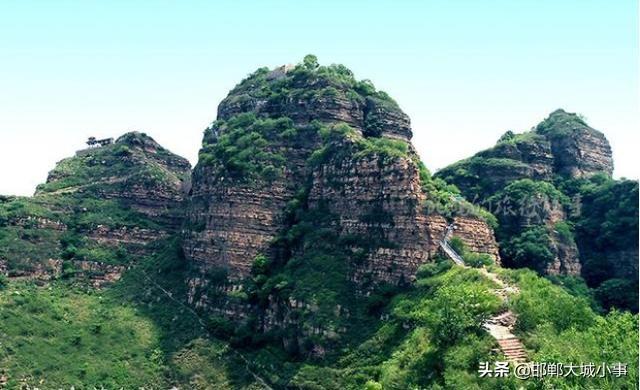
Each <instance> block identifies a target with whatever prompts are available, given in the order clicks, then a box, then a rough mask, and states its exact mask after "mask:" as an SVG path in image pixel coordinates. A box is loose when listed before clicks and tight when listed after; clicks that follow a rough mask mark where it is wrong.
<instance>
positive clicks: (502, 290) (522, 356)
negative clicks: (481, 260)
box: [440, 224, 527, 363]
mask: <svg viewBox="0 0 640 390" xmlns="http://www.w3.org/2000/svg"><path fill="white" fill-rule="evenodd" d="M453 229H454V226H453V224H451V225H449V226H447V230H446V231H445V234H444V237H443V238H442V240H440V247H441V248H442V250H443V251H444V252H445V253H446V254H447V256H449V258H450V259H451V260H453V262H454V263H456V264H457V265H458V266H460V267H463V268H469V266H467V265H466V264H465V263H464V259H463V258H462V257H461V256H460V255H459V254H458V253H457V252H456V251H455V250H454V249H453V248H452V247H451V245H449V242H448V241H449V238H450V237H451V234H452V233H453ZM478 270H479V271H480V273H482V274H483V275H484V276H486V277H487V278H488V279H489V280H491V281H492V282H494V283H495V284H496V285H498V287H499V288H497V289H493V290H491V291H492V292H493V293H494V294H496V295H497V296H498V297H499V298H500V299H501V300H502V301H503V302H504V301H507V300H508V299H509V296H510V295H514V294H518V293H519V292H520V290H518V288H517V287H515V286H511V285H509V284H507V283H505V282H504V281H503V280H502V279H500V277H499V276H498V275H497V274H495V273H494V272H491V271H489V270H487V269H486V268H484V267H482V268H479V269H478ZM517 320H518V317H517V315H516V314H515V313H513V312H512V311H511V310H507V311H504V312H501V313H498V314H496V315H494V316H493V317H491V318H489V319H487V320H486V321H485V322H484V323H483V324H482V327H483V328H484V329H485V330H486V331H487V332H489V334H490V335H491V336H492V337H493V338H494V339H496V341H497V342H498V345H499V346H500V349H501V350H502V353H503V354H504V356H505V357H506V358H507V360H508V361H511V362H514V363H521V362H525V361H526V360H527V351H526V349H525V348H524V345H523V344H522V341H520V339H519V338H518V337H517V336H516V335H514V334H513V333H512V331H513V327H514V325H515V323H516V321H517Z"/></svg>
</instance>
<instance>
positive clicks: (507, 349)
mask: <svg viewBox="0 0 640 390" xmlns="http://www.w3.org/2000/svg"><path fill="white" fill-rule="evenodd" d="M217 115H218V117H217V120H216V121H214V122H213V123H212V124H211V126H209V127H208V128H207V129H206V130H205V131H204V137H203V140H202V146H201V150H200V153H199V159H198V164H197V165H196V167H194V169H193V170H191V169H190V166H189V163H188V162H187V161H186V160H185V159H184V158H182V157H179V156H177V155H175V154H173V153H171V152H169V151H168V150H166V149H165V148H163V147H162V146H160V145H159V144H158V143H156V142H155V141H154V140H153V139H152V138H151V137H149V136H148V135H146V134H144V133H138V132H133V133H127V134H124V135H123V136H121V137H119V138H118V139H117V140H116V141H115V142H113V140H111V139H106V140H95V139H93V138H91V139H89V141H88V145H89V148H86V149H83V150H80V151H78V152H77V153H76V155H75V156H73V157H70V158H67V159H64V160H62V161H60V162H59V163H58V164H57V165H56V166H55V168H54V169H53V170H52V171H51V172H50V174H49V177H48V178H47V181H46V183H43V184H41V185H40V186H38V188H37V190H36V193H35V195H34V196H33V197H9V196H6V197H0V387H1V388H35V387H37V388H72V387H73V388H93V387H95V388H177V389H363V388H364V389H407V388H434V389H439V388H451V389H467V388H482V389H484V388H487V389H496V388H521V387H522V386H527V387H531V388H542V387H545V388H546V387H549V386H551V387H554V388H555V387H558V388H583V387H598V388H608V389H614V388H633V387H634V386H635V385H636V384H637V382H638V351H637V345H638V316H637V314H634V313H633V310H634V308H633V307H632V305H630V302H632V301H631V300H629V299H628V297H629V295H630V292H631V291H632V290H631V288H630V285H629V283H630V280H631V279H630V276H631V275H632V274H633V273H634V272H636V273H637V263H636V268H635V269H634V268H633V264H631V263H629V258H630V257H629V256H632V255H633V253H632V252H633V245H632V244H633V240H634V239H635V240H636V241H635V242H636V248H637V231H638V227H637V219H638V216H637V182H633V181H616V180H613V179H611V177H610V174H611V169H612V163H611V159H610V148H609V147H608V143H607V142H606V139H605V138H604V136H602V134H601V133H599V132H596V131H595V130H593V129H591V128H589V127H588V126H587V125H586V124H585V123H584V121H583V120H581V119H580V118H578V117H577V116H574V115H572V114H567V113H564V112H561V111H558V112H555V113H553V114H552V116H551V117H550V119H548V120H546V121H545V122H543V123H546V124H545V125H541V126H538V128H536V129H535V130H533V131H532V132H530V133H525V134H513V133H508V134H507V135H505V136H504V137H503V138H502V139H501V141H500V142H499V143H498V145H497V146H496V147H495V148H493V149H491V150H489V151H485V152H481V153H479V154H478V155H477V156H474V157H473V158H471V159H469V160H465V161H463V162H461V163H459V164H456V167H457V168H456V169H450V170H443V171H441V172H438V173H437V174H436V175H431V174H430V173H429V171H428V170H427V169H426V167H425V166H424V165H423V164H422V163H421V162H420V159H419V157H418V155H417V153H416V151H415V149H414V147H413V145H412V144H411V137H412V130H411V125H410V121H409V118H408V117H407V115H406V114H404V113H403V111H402V110H401V109H400V107H399V106H398V104H397V103H396V102H395V101H394V100H393V99H392V98H391V97H390V96H388V95H387V94H386V93H384V92H382V91H379V90H376V88H375V87H374V86H373V84H372V83H371V82H369V81H366V80H364V81H359V80H357V79H356V78H355V77H354V75H353V74H352V72H351V71H350V70H348V69H347V68H346V67H344V66H342V65H329V66H321V65H319V64H318V62H317V59H316V58H315V57H314V56H311V55H309V56H307V57H305V58H304V60H303V61H302V62H301V63H300V64H297V65H295V66H290V65H287V66H282V67H278V68H275V69H266V68H262V69H259V70H257V71H256V72H254V73H252V74H251V75H249V76H248V77H247V78H246V79H245V80H243V81H242V82H240V83H239V84H238V85H237V86H236V87H235V88H234V89H232V90H231V91H230V93H229V95H228V96H227V97H226V98H225V99H224V100H223V101H222V102H221V103H220V105H219V107H218V113H217ZM512 168H513V169H512ZM454 184H455V185H454ZM634 191H635V192H634ZM505 196H508V198H509V201H508V202H506V204H502V206H503V207H506V206H517V205H518V204H522V203H523V202H524V201H526V200H530V199H535V200H537V202H538V203H536V205H537V208H534V209H533V211H532V212H529V213H515V214H514V213H501V212H498V211H496V209H494V208H492V207H491V204H492V203H491V202H492V201H495V200H497V199H500V200H504V197H505ZM634 196H635V197H634ZM576 199H580V202H579V203H577V202H575V200H576ZM480 200H483V201H484V200H486V201H487V202H481V201H480ZM572 200H574V201H573V202H572ZM503 203H505V202H503ZM524 204H526V203H524ZM577 204H579V205H580V206H581V208H577V207H576V205H577ZM634 207H635V209H634ZM634 210H635V211H634ZM634 213H635V214H634ZM634 224H635V225H634ZM634 234H635V235H636V237H635V238H634V236H633V235H634ZM630 253H631V255H630ZM635 253H636V255H635V256H636V258H637V250H636V252H635ZM623 263H624V264H626V265H627V266H625V267H622V266H621V265H622V264H623ZM505 266H509V267H513V268H519V269H509V268H507V267H505ZM579 272H580V273H581V274H582V275H584V277H585V278H586V280H587V282H588V283H590V285H591V287H593V289H592V288H589V287H588V286H587V285H586V284H585V282H584V281H583V279H582V278H581V277H579V276H577V274H578V273H579ZM568 273H570V274H574V275H573V276H567V275H565V274H568ZM549 274H553V275H549ZM635 310H636V311H637V308H636V309H635ZM603 346H606V348H603ZM501 362H508V363H509V367H510V370H511V372H510V373H509V375H508V376H506V377H500V376H481V375H480V372H479V371H482V368H483V367H484V366H485V364H487V365H488V366H489V367H495V366H496V365H497V364H498V363H501ZM522 362H545V363H549V364H551V363H553V364H565V367H567V365H568V364H569V363H575V362H594V364H601V363H603V364H605V365H607V367H604V368H602V370H605V371H606V370H607V369H608V370H609V371H606V372H608V374H606V375H605V376H604V377H599V376H595V377H589V376H580V375H567V376H557V377H547V378H544V379H535V378H534V379H530V380H528V381H524V380H521V379H517V378H516V377H515V376H514V375H513V370H514V369H515V367H516V365H517V364H519V363H522ZM595 362H598V363H595ZM623 365H624V368H625V369H626V370H627V373H626V375H622V374H620V375H617V376H616V375H614V374H613V373H614V372H617V373H620V372H621V370H622V368H623V367H622V366H623ZM525 367H530V365H528V364H525Z"/></svg>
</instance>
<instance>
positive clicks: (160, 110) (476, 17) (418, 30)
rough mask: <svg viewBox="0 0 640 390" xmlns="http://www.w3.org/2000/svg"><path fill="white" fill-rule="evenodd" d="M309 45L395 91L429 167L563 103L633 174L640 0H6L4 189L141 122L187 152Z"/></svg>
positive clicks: (1, 132)
mask: <svg viewBox="0 0 640 390" xmlns="http://www.w3.org/2000/svg"><path fill="white" fill-rule="evenodd" d="M308 53H313V54H316V55H317V56H318V57H319V60H320V62H321V63H323V64H329V63H343V64H345V65H346V66H348V67H349V68H351V69H352V70H353V71H354V72H355V74H356V77H358V78H368V79H371V80H373V82H374V83H375V84H376V86H377V87H378V88H380V89H383V90H385V91H387V92H388V93H389V94H391V96H393V97H394V98H395V99H396V100H397V101H398V102H399V103H400V105H401V107H402V108H403V109H404V110H405V111H406V112H407V113H408V114H409V115H410V116H411V119H412V123H413V129H414V133H415V137H414V143H415V144H416V147H417V149H418V151H419V153H420V155H421V157H422V159H423V160H424V161H425V163H426V164H427V166H428V167H429V168H430V169H431V170H432V171H434V170H436V169H437V168H441V167H443V166H446V165H447V164H449V163H452V162H454V161H456V160H458V159H461V158H464V157H467V156H469V155H470V154H472V153H474V152H476V151H478V150H480V149H482V148H485V147H489V146H491V145H493V144H494V142H495V141H496V139H497V138H498V137H499V136H500V135H501V134H502V133H503V132H504V131H506V130H508V129H513V130H517V131H522V130H526V129H528V128H530V127H531V126H533V125H535V124H536V123H538V122H539V121H540V120H541V119H543V118H544V117H545V116H546V115H547V114H548V113H549V112H551V111H553V110H554V109H556V108H559V107H563V108H565V109H566V110H568V111H577V112H580V113H582V114H584V115H585V116H586V117H587V119H588V122H589V123H590V124H591V125H592V126H593V127H595V128H597V129H599V130H602V131H604V132H605V134H606V135H607V137H608V138H609V140H610V141H611V144H612V147H613V150H614V158H615V161H616V172H615V174H616V176H618V177H619V176H627V177H633V178H637V177H638V169H637V165H638V164H637V158H636V156H637V154H638V140H639V136H638V128H639V126H638V125H639V117H638V102H639V101H638V9H637V2H636V1H631V0H616V1H589V0H581V1H563V0H555V1H544V0H538V1H514V0H510V1H452V0H449V1H445V0H442V1H420V2H419V1H352V2H346V1H327V0H325V1H321V2H320V1H318V2H313V3H303V2H299V1H298V2H294V1H260V2H258V1H255V2H250V1H239V0H236V1H218V2H196V1H187V2H178V1H166V2H152V1H135V0H133V1H84V2H80V1H68V2H64V1H53V0H49V1H29V0H23V1H9V0H0V194H23V195H26V194H31V193H32V192H33V188H34V187H35V185H36V184H37V183H39V182H42V181H44V179H45V178H46V174H47V172H48V171H49V170H50V169H52V168H53V166H54V164H55V162H56V161H58V160H60V159H62V158H64V157H66V156H69V155H71V154H73V152H74V151H75V150H76V149H79V148H81V147H83V142H84V140H85V138H86V137H87V136H89V135H95V136H113V137H115V136H118V135H120V134H121V133H123V132H125V131H127V130H143V131H146V132H147V133H149V134H150V135H152V136H153V137H154V138H156V140H158V141H159V142H160V143H162V144H163V145H164V146H166V147H168V148H169V149H171V150H172V151H174V152H176V153H179V154H182V155H184V156H185V157H188V158H189V159H190V160H191V161H192V163H195V159H196V156H197V150H198V148H199V145H200V141H201V136H202V131H203V129H204V128H205V127H206V125H207V124H208V123H209V122H211V121H212V120H214V119H215V113H216V107H217V104H218V102H219V101H220V100H221V99H222V98H223V97H224V96H225V95H226V93H227V92H228V90H229V89H230V88H232V87H233V86H234V85H235V84H236V83H237V82H239V81H240V80H241V79H242V78H243V77H245V76H246V75H247V74H249V73H251V72H252V71H253V70H255V69H256V68H258V67H260V66H270V67H273V66H277V65H280V64H284V63H295V62H298V61H300V60H301V59H302V57H303V56H304V55H305V54H308Z"/></svg>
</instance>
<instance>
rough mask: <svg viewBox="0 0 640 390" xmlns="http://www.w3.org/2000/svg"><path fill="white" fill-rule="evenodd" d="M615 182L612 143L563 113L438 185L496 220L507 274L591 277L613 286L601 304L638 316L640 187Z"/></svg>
mask: <svg viewBox="0 0 640 390" xmlns="http://www.w3.org/2000/svg"><path fill="white" fill-rule="evenodd" d="M612 172H613V158H612V154H611V147H610V146H609V142H608V141H607V139H606V137H605V136H604V134H603V133H601V132H599V131H597V130H595V129H593V128H591V127H589V126H588V125H587V123H586V122H585V121H584V119H583V118H581V117H580V116H579V115H577V114H572V113H567V112H565V111H564V110H556V111H554V112H552V113H551V114H550V115H549V116H548V117H547V118H546V119H545V120H544V121H542V122H541V123H540V124H538V125H537V126H535V127H534V128H533V129H532V130H531V131H528V132H524V133H521V134H514V133H513V132H511V131H508V132H507V133H505V134H504V135H503V136H502V137H501V138H500V139H499V140H498V142H497V144H496V145H495V146H494V147H492V148H490V149H487V150H484V151H481V152H478V153H477V154H475V155H474V156H472V157H470V158H468V159H465V160H462V161H459V162H457V163H455V164H452V165H450V166H448V167H446V168H443V169H442V170H440V171H439V172H437V173H436V175H435V176H436V177H438V178H441V179H443V180H445V181H446V182H448V183H452V184H454V185H455V186H456V187H457V188H459V189H460V191H461V192H462V194H463V195H464V196H465V197H466V198H467V199H474V203H477V204H479V205H481V206H483V207H486V208H488V209H489V210H490V211H492V212H493V213H494V214H495V216H496V217H497V218H498V220H499V227H498V228H497V231H496V236H497V238H498V241H499V243H500V255H501V257H502V259H503V263H504V264H505V265H506V266H509V267H529V268H534V269H537V270H538V271H540V272H542V273H546V274H551V275H559V274H564V275H574V276H579V275H582V276H584V277H585V279H586V280H587V282H588V283H589V284H590V285H591V286H592V287H594V288H598V287H599V286H601V285H602V284H603V283H605V282H607V281H608V280H611V281H609V282H607V283H605V285H604V288H605V289H606V290H609V289H611V291H600V292H598V294H599V295H602V296H601V297H600V298H602V299H600V301H601V302H602V303H603V304H604V305H605V306H606V307H610V306H611V305H612V302H617V303H618V305H617V306H618V307H626V308H631V309H633V310H635V311H637V302H636V301H637V299H636V298H635V297H636V295H634V294H631V295H627V297H626V298H622V297H620V296H619V295H620V294H621V291H622V290H628V291H636V290H637V288H636V287H637V279H638V238H637V234H636V232H637V230H638V222H637V218H636V217H637V215H638V202H637V198H638V182H637V181H631V180H625V179H622V180H613V179H612V178H611V174H612ZM605 199H606V200H605ZM605 203H606V204H607V205H605ZM615 295H618V297H615Z"/></svg>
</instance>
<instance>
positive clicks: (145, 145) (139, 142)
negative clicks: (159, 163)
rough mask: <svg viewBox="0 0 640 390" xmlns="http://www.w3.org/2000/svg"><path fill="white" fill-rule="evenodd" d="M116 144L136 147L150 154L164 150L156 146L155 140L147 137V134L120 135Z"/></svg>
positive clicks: (130, 133)
mask: <svg viewBox="0 0 640 390" xmlns="http://www.w3.org/2000/svg"><path fill="white" fill-rule="evenodd" d="M116 144H122V145H127V146H130V147H138V148H140V149H143V150H146V151H148V152H152V153H153V152H156V151H158V150H163V151H164V148H163V147H162V146H160V144H158V143H157V142H156V140H154V139H153V138H151V137H150V136H148V135H147V133H142V132H139V131H130V132H128V133H125V134H123V135H121V136H120V137H118V139H117V140H116Z"/></svg>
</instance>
